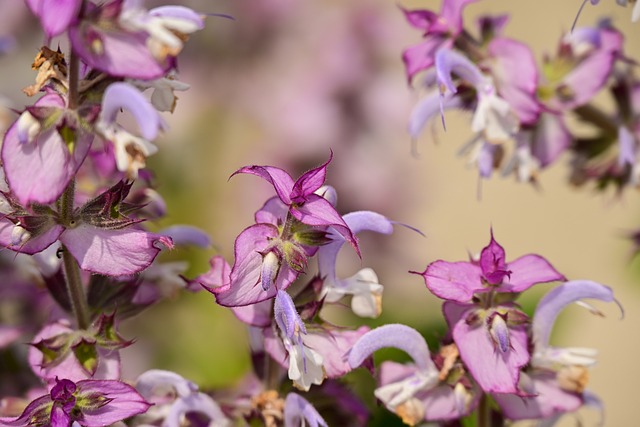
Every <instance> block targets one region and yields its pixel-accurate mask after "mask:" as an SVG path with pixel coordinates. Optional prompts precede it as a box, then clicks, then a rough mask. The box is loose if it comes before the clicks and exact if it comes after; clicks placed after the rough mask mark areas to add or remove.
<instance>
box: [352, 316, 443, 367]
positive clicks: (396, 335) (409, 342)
mask: <svg viewBox="0 0 640 427" xmlns="http://www.w3.org/2000/svg"><path fill="white" fill-rule="evenodd" d="M385 347H394V348H397V349H400V350H402V351H404V352H405V353H407V354H408V355H409V356H411V358H412V359H413V361H414V363H415V364H416V366H417V367H418V369H420V370H423V371H429V372H436V373H437V372H438V370H437V369H436V366H435V364H434V363H433V361H432V360H431V355H430V354H429V346H428V345H427V342H426V341H425V340H424V338H423V337H422V335H420V333H419V332H418V331H416V330H415V329H413V328H410V327H408V326H406V325H402V324H397V323H396V324H388V325H384V326H379V327H377V328H375V329H373V330H371V331H369V332H367V333H366V334H364V335H363V336H362V337H361V338H360V339H359V340H358V341H357V342H356V343H355V344H354V345H353V348H352V349H351V351H350V352H349V365H350V366H351V367H352V368H357V367H358V366H360V365H362V362H364V360H365V359H367V358H368V357H369V356H371V355H372V354H373V353H374V352H375V351H377V350H380V349H381V348H385Z"/></svg>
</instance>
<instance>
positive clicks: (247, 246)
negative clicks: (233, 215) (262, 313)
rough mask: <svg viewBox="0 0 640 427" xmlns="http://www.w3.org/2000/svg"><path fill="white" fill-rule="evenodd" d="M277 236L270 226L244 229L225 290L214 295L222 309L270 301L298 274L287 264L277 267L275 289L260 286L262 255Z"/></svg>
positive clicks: (254, 226) (276, 231)
mask: <svg viewBox="0 0 640 427" xmlns="http://www.w3.org/2000/svg"><path fill="white" fill-rule="evenodd" d="M277 236H278V230H277V228H276V227H275V226H273V225H271V224H255V225H252V226H251V227H248V228H246V229H245V230H244V231H242V233H240V235H239V236H238V237H237V238H236V243H235V262H234V264H233V268H232V269H231V274H230V285H229V288H228V289H225V290H223V291H221V292H216V302H217V303H218V304H220V305H223V306H225V307H237V306H243V305H249V304H255V303H258V302H261V301H264V300H267V299H270V298H273V297H274V296H275V295H276V293H277V291H278V289H282V290H284V289H286V288H287V287H288V286H289V285H290V284H291V283H292V282H293V281H294V280H295V278H296V277H298V273H296V272H295V271H293V270H292V269H291V268H289V266H288V264H287V263H286V262H283V263H282V264H281V266H280V271H278V275H277V277H276V283H275V285H276V286H271V287H269V289H268V290H267V291H264V290H263V289H262V286H261V281H260V274H261V271H262V258H263V257H262V254H261V253H260V252H262V251H264V250H265V249H267V248H268V247H269V245H270V244H271V239H272V238H274V237H277Z"/></svg>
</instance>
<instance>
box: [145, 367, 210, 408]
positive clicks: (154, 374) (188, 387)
mask: <svg viewBox="0 0 640 427" xmlns="http://www.w3.org/2000/svg"><path fill="white" fill-rule="evenodd" d="M166 386H171V387H172V388H173V389H174V390H175V392H176V394H177V395H178V396H179V397H184V396H189V395H190V394H192V393H194V392H196V391H198V386H197V385H195V384H194V383H193V382H191V381H189V380H187V379H184V378H183V377H181V376H180V375H178V374H176V373H175V372H171V371H165V370H161V369H150V370H148V371H146V372H144V373H142V374H141V375H140V376H139V377H138V379H137V380H136V390H138V392H139V393H140V394H141V395H142V397H144V398H145V399H147V400H150V401H152V400H153V396H154V395H155V393H156V391H157V390H160V391H163V390H164V387H166Z"/></svg>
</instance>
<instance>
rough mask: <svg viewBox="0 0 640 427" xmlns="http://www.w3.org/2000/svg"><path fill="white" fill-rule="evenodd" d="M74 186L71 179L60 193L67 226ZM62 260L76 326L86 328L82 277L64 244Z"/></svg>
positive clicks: (85, 298)
mask: <svg viewBox="0 0 640 427" xmlns="http://www.w3.org/2000/svg"><path fill="white" fill-rule="evenodd" d="M75 188H76V185H75V179H72V180H71V182H69V185H68V186H67V188H66V189H65V190H64V193H62V202H61V208H60V214H61V216H62V218H61V219H62V223H63V224H65V225H66V226H69V224H70V223H71V221H73V200H74V196H75ZM62 261H63V264H64V272H65V278H66V280H67V294H68V295H69V301H70V302H71V309H72V310H73V315H74V317H75V318H76V323H77V324H78V328H79V329H87V328H88V327H89V325H90V324H91V317H90V316H89V306H88V304H87V297H86V296H85V292H84V287H83V285H82V278H81V277H80V268H79V267H78V262H77V261H76V259H75V258H74V257H73V255H71V252H69V250H68V249H67V248H66V247H65V246H64V245H62Z"/></svg>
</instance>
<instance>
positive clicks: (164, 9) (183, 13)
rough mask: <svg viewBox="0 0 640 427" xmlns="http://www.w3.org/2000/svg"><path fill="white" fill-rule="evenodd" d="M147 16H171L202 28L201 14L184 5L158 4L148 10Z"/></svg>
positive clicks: (199, 28)
mask: <svg viewBox="0 0 640 427" xmlns="http://www.w3.org/2000/svg"><path fill="white" fill-rule="evenodd" d="M149 16H158V17H162V18H172V19H177V20H180V21H185V22H188V23H189V24H191V26H192V27H194V28H196V29H198V30H202V29H203V28H204V19H203V15H201V14H199V13H198V12H196V11H194V10H193V9H189V8H188V7H184V6H174V5H171V6H160V7H155V8H153V9H150V10H149Z"/></svg>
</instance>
